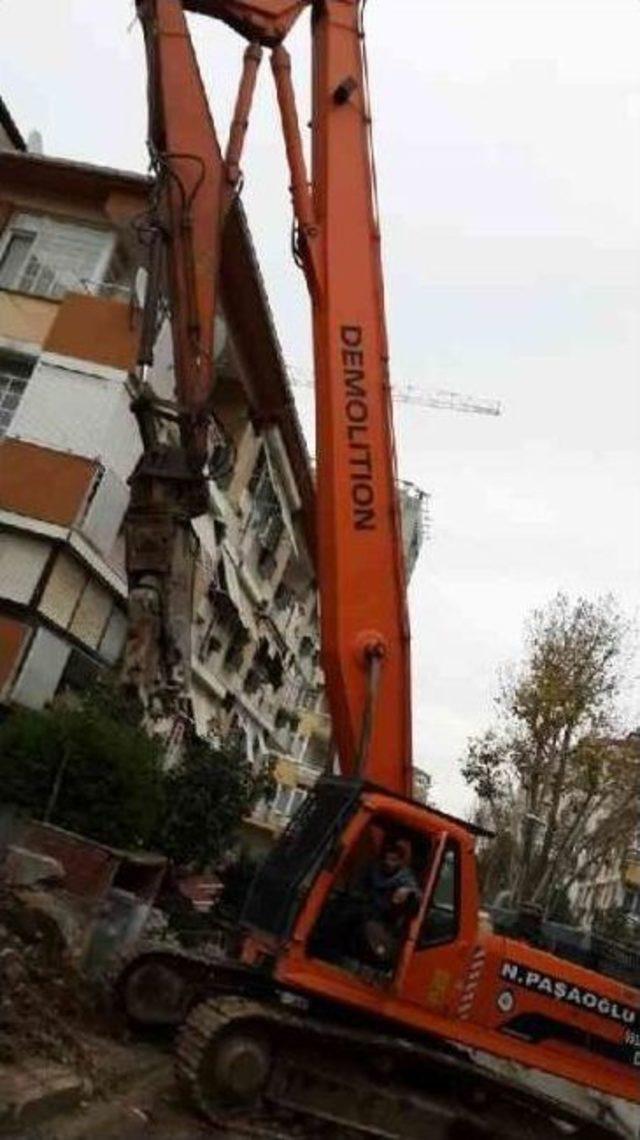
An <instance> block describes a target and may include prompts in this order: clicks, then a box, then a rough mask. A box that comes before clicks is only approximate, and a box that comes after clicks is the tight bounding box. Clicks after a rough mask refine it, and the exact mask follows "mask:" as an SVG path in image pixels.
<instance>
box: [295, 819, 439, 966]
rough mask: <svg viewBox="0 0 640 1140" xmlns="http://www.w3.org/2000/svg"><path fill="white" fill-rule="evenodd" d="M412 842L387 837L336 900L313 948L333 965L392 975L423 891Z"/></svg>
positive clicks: (327, 911) (326, 912)
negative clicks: (414, 861) (403, 937)
mask: <svg viewBox="0 0 640 1140" xmlns="http://www.w3.org/2000/svg"><path fill="white" fill-rule="evenodd" d="M412 857H413V852H412V847H411V843H410V842H409V840H407V839H404V838H398V837H397V836H391V835H386V836H383V838H382V843H381V844H380V847H379V848H378V851H377V853H376V854H375V856H374V857H373V858H372V859H370V860H369V862H368V863H366V865H365V866H364V867H363V868H361V870H360V872H359V873H358V874H357V877H356V878H355V881H352V883H351V884H350V886H348V887H347V888H346V889H344V888H343V889H342V890H340V891H338V892H336V894H335V895H334V896H333V898H332V899H331V900H330V901H329V905H328V907H327V908H326V910H325V913H324V915H323V916H322V918H321V920H320V922H319V924H318V928H317V929H316V932H315V938H314V950H315V953H317V954H318V956H319V957H321V958H324V959H325V960H328V961H334V962H342V963H343V965H346V963H347V962H351V963H352V966H353V968H356V967H357V966H366V965H368V966H372V967H374V968H376V969H378V970H382V971H384V972H386V971H388V970H389V969H390V968H391V967H392V966H393V963H394V961H395V959H396V955H397V951H398V949H399V946H400V943H401V941H402V936H403V933H404V930H405V927H406V922H407V919H408V918H409V917H410V916H411V915H412V914H415V911H416V908H417V906H418V904H419V899H420V889H419V887H418V881H417V879H416V876H415V874H414V872H413V870H412V866H411V864H412Z"/></svg>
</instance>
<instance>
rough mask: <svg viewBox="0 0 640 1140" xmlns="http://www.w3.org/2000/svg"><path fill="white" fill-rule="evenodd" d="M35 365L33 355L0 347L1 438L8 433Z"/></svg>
mask: <svg viewBox="0 0 640 1140" xmlns="http://www.w3.org/2000/svg"><path fill="white" fill-rule="evenodd" d="M34 365H35V360H34V359H33V357H31V356H22V355H21V354H20V353H18V352H6V351H5V350H4V349H0V439H1V438H2V436H3V435H6V433H7V428H8V427H9V424H10V423H11V421H12V419H13V417H14V415H15V413H16V409H17V407H18V404H19V403H20V401H21V399H22V397H23V395H24V391H25V388H26V387H27V382H28V380H29V377H30V376H31V373H32V372H33V369H34Z"/></svg>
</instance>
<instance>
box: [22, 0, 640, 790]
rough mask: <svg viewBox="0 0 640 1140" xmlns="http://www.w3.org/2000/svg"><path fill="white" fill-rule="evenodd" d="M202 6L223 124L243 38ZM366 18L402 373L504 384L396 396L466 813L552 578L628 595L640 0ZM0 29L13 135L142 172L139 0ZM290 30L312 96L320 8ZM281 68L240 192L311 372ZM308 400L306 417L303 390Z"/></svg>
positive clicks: (484, 5)
mask: <svg viewBox="0 0 640 1140" xmlns="http://www.w3.org/2000/svg"><path fill="white" fill-rule="evenodd" d="M305 23H306V21H305ZM192 26H193V28H194V32H195V35H196V39H197V42H198V46H199V49H200V53H201V55H200V58H201V65H202V67H203V70H204V73H205V78H206V82H207V86H208V89H209V92H210V96H211V98H212V100H213V103H214V113H215V114H216V118H217V120H218V122H219V125H220V133H221V135H223V136H224V134H225V132H226V124H227V121H228V113H229V105H230V101H231V98H232V95H233V91H234V89H235V82H236V76H237V71H238V67H239V64H240V57H241V51H242V44H241V42H240V41H239V40H238V39H237V37H235V36H233V35H231V34H230V33H228V32H227V31H226V30H225V29H222V28H220V27H219V26H217V25H214V24H213V23H210V22H207V21H204V20H203V19H201V18H197V19H196V18H194V19H193V23H192ZM367 30H368V43H369V53H370V66H371V78H372V96H373V109H374V130H375V140H376V155H377V162H378V168H379V179H380V196H381V208H382V221H383V238H384V256H385V271H386V289H387V309H388V320H389V328H390V338H391V350H392V375H393V377H394V380H395V382H396V383H399V384H402V383H407V382H411V383H413V384H417V385H420V386H423V387H424V388H425V389H433V388H438V387H439V388H450V389H455V390H458V391H461V392H468V393H477V394H479V395H484V396H491V397H496V398H499V399H501V400H503V401H504V405H505V412H504V415H503V416H502V418H501V419H488V418H484V417H480V416H471V415H469V416H462V415H454V414H453V413H450V412H442V411H433V410H428V409H425V410H418V409H416V408H414V407H408V406H406V405H399V406H398V407H397V412H396V426H397V433H398V437H399V438H398V450H399V460H400V468H401V474H402V475H403V477H404V478H407V479H410V480H412V481H413V482H415V483H417V484H418V485H419V486H421V487H423V488H424V489H425V490H427V491H429V492H430V493H431V495H432V496H433V499H432V514H433V531H432V538H431V541H430V543H429V544H428V546H427V547H426V548H425V549H424V550H423V552H422V555H421V557H420V561H419V563H418V567H417V569H416V572H415V575H414V580H413V583H412V586H411V592H410V598H411V614H412V622H413V661H414V707H415V733H414V738H415V752H416V758H417V760H418V761H419V763H420V764H421V765H422V766H424V767H426V768H427V769H428V770H429V771H431V772H432V774H433V776H434V779H435V794H436V799H437V801H438V802H439V804H440V805H441V806H443V807H446V808H449V809H453V810H457V811H464V810H466V809H467V807H468V804H469V796H468V792H467V790H466V789H465V787H464V784H463V782H462V780H461V778H460V776H459V770H458V759H459V757H460V755H461V754H462V752H463V750H464V745H465V741H466V739H467V737H468V736H469V735H470V734H473V733H476V732H478V731H481V730H482V729H483V728H484V727H485V726H486V725H487V724H488V722H489V720H490V718H491V716H492V711H493V707H492V700H493V696H494V695H495V691H496V675H497V670H498V668H499V667H500V666H501V665H502V664H503V663H504V662H505V661H507V660H509V659H513V658H517V656H518V654H519V651H520V647H521V635H522V626H523V622H524V620H525V618H526V616H527V614H528V613H529V612H530V611H531V609H532V607H534V606H536V605H539V604H541V603H544V602H545V600H547V599H549V598H550V597H551V596H552V595H553V594H554V592H555V591H556V590H557V589H558V588H559V587H562V588H564V589H566V590H567V591H568V592H569V593H570V594H571V595H573V596H576V595H578V594H584V595H587V596H589V597H595V596H597V595H599V594H602V593H606V592H609V591H611V592H613V594H614V595H615V596H616V597H617V598H618V600H619V603H620V605H621V607H622V608H623V609H624V611H625V612H626V613H628V614H629V615H630V616H633V615H634V614H635V611H636V606H637V590H638V581H639V579H640V511H639V505H640V463H639V462H638V450H639V445H640V400H639V396H638V390H639V385H638V365H639V351H638V349H639V340H640V258H639V253H640V224H639V223H640V55H639V53H638V43H639V42H640V3H638V2H637V0H370V2H369V4H368V6H367ZM0 31H1V34H0V89H1V90H2V94H3V95H4V97H5V99H6V101H7V103H8V105H9V107H10V109H11V111H12V113H13V115H14V117H15V119H16V121H17V123H18V125H19V127H20V128H21V130H22V131H23V133H26V132H28V131H29V130H31V129H32V128H34V127H35V128H38V129H39V130H40V131H41V132H42V133H43V135H44V143H45V151H46V152H47V153H49V154H55V155H63V156H66V157H70V158H76V159H83V160H87V161H91V162H96V163H104V164H108V165H112V166H118V167H124V168H130V169H134V170H143V169H144V168H145V147H144V139H145V95H144V62H143V56H142V50H141V35H140V30H139V28H138V27H137V25H136V24H135V23H134V11H133V4H132V3H131V0H109V3H107V4H105V3H96V0H48V3H43V2H42V0H0ZM292 51H293V53H294V67H295V68H296V77H297V80H298V82H299V88H300V92H301V99H302V103H303V107H304V104H305V100H306V98H307V83H306V71H307V67H308V54H307V32H306V27H303V26H301V27H300V28H298V29H297V30H296V32H295V33H294V35H293V37H292ZM270 80H271V76H270V74H269V69H268V68H267V67H264V74H263V75H262V77H261V82H260V85H259V90H258V95H257V105H256V109H255V113H254V115H253V118H252V125H251V128H250V134H249V139H248V153H247V158H246V161H245V178H246V182H245V190H244V199H245V203H246V207H247V211H248V215H249V219H250V223H251V226H252V229H253V232H254V237H255V240H256V244H257V247H258V252H259V255H260V259H261V262H262V266H263V270H264V273H265V276H266V280H267V286H268V289H269V292H270V298H271V303H272V306H273V308H274V311H275V315H276V321H277V324H278V329H279V333H280V337H281V340H282V343H283V345H284V349H285V352H286V355H287V357H288V359H289V361H290V362H291V363H292V364H293V365H295V366H297V367H299V368H301V369H303V370H307V371H309V370H310V367H311V347H310V346H311V339H310V332H309V320H308V305H307V301H306V296H305V291H304V286H303V281H302V279H301V276H300V274H299V273H298V271H297V270H295V268H294V267H293V266H292V265H291V262H290V256H289V222H290V210H289V203H288V194H287V189H286V186H287V176H286V170H285V165H284V155H283V148H282V145H281V142H280V138H279V130H278V127H277V121H276V119H275V114H274V101H273V92H272V90H271V83H270ZM302 119H303V121H305V120H306V115H305V114H303V115H302ZM300 408H301V414H302V416H303V419H304V420H305V425H306V426H307V427H308V426H309V422H310V419H311V416H310V412H311V404H310V396H309V395H308V394H304V393H303V395H302V397H301V401H300Z"/></svg>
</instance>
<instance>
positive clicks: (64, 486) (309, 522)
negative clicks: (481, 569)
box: [0, 105, 424, 843]
mask: <svg viewBox="0 0 640 1140" xmlns="http://www.w3.org/2000/svg"><path fill="white" fill-rule="evenodd" d="M3 147H4V149H2V148H3ZM0 186H1V188H2V189H1V190H0V703H1V704H2V705H3V706H4V707H5V708H7V707H9V706H10V705H11V704H13V703H19V704H23V705H27V706H31V707H36V708H37V707H42V706H43V705H44V704H46V703H47V702H48V701H50V700H51V699H53V698H54V697H55V696H56V694H58V693H61V692H63V691H65V690H69V689H74V688H76V689H77V688H79V687H83V686H85V685H86V684H87V683H88V682H89V681H90V679H91V678H92V676H93V675H95V673H96V671H97V670H100V669H102V668H104V667H105V666H116V665H117V663H118V661H119V659H120V656H121V653H122V648H123V644H124V638H125V632H126V604H127V585H126V575H125V568H124V538H123V520H124V514H125V510H126V507H127V503H128V494H129V492H128V483H127V480H128V478H129V476H130V475H131V473H132V471H133V469H134V467H135V465H136V462H137V460H138V458H139V456H140V454H141V442H140V438H139V433H138V428H137V424H136V421H135V419H134V417H133V415H132V413H131V411H130V408H129V392H128V386H127V378H128V375H129V372H130V370H131V369H132V368H133V365H134V362H135V357H136V349H137V339H138V326H139V310H138V307H137V302H136V291H135V289H134V287H133V282H134V280H135V275H136V271H137V269H138V267H139V266H140V265H144V261H145V249H146V247H145V244H144V219H145V211H146V207H147V197H148V192H149V182H148V180H147V179H146V178H144V177H141V176H138V175H134V174H130V173H126V172H121V171H115V170H109V169H105V168H101V167H97V166H91V165H88V164H84V163H75V162H70V161H66V160H60V159H54V158H49V157H45V156H42V155H34V154H29V153H27V151H26V149H25V147H24V143H23V142H22V140H21V138H20V136H19V133H18V132H17V128H16V127H15V124H13V122H12V120H10V119H9V118H8V115H7V113H6V108H4V105H1V106H0ZM215 354H216V370H217V375H218V381H219V382H218V385H217V388H216V395H215V406H214V411H215V414H216V417H217V419H218V421H219V422H220V423H221V424H222V426H223V427H224V429H225V431H226V433H227V436H228V438H229V439H230V440H231V442H232V463H230V464H228V465H227V466H226V467H223V468H222V474H221V475H220V477H219V478H218V479H217V480H216V481H211V483H210V507H209V511H208V513H207V514H206V515H203V516H201V517H200V518H199V519H198V520H196V522H195V528H196V530H197V533H198V537H199V540H200V552H199V562H198V567H197V573H196V585H195V592H194V608H193V637H192V649H193V651H192V672H191V697H192V706H193V714H194V719H195V725H196V729H197V731H198V732H199V733H200V734H201V735H202V736H205V737H207V738H209V739H210V740H212V741H213V742H215V743H218V744H221V745H224V744H225V742H226V743H228V742H230V741H234V742H237V741H240V742H241V743H242V744H243V746H245V747H246V748H247V750H248V753H249V755H250V756H251V757H252V758H253V759H254V761H255V763H256V764H259V763H263V762H264V760H265V759H266V758H271V759H273V761H274V764H275V776H276V780H277V785H278V786H277V793H276V798H275V801H274V802H273V804H272V805H263V806H262V807H261V808H259V809H258V811H257V812H256V818H255V820H254V821H253V823H252V825H251V827H252V828H253V831H254V832H255V836H254V838H255V841H256V842H257V843H260V842H261V841H262V839H263V838H264V837H268V836H269V835H270V834H271V833H272V832H273V830H274V829H277V828H279V827H280V826H281V825H282V824H283V823H284V822H286V820H287V819H288V817H289V815H290V814H291V811H292V810H293V809H294V808H295V806H296V805H297V803H298V802H299V801H300V799H301V798H302V797H303V796H304V794H305V792H306V789H307V788H308V787H309V786H310V785H311V784H312V783H313V781H314V780H315V779H316V778H317V775H318V773H319V771H321V770H322V769H323V768H324V767H325V766H326V765H327V764H329V763H330V762H331V751H330V735H331V734H330V722H329V718H328V716H327V713H326V705H325V697H324V689H323V678H322V673H321V670H320V665H319V646H318V601H317V590H316V581H315V572H314V550H313V513H314V489H313V480H312V472H311V466H310V462H309V456H308V454H307V450H306V446H305V442H304V437H303V434H302V430H301V427H300V424H299V421H298V418H297V415H296V412H295V405H294V402H293V398H292V395H291V391H290V388H289V384H288V381H287V374H286V369H285V366H284V362H283V358H282V354H281V351H280V347H279V344H278V340H277V335H276V332H275V328H274V324H273V320H272V317H271V313H270V309H269V305H268V300H267V296H266V292H265V289H264V285H263V281H262V277H261V274H260V269H259V266H258V262H257V258H256V255H255V251H254V248H253V245H252V242H251V237H250V234H249V230H248V227H247V224H246V219H245V216H244V213H243V211H242V208H241V206H240V204H236V206H235V207H234V209H233V210H232V211H231V214H230V217H229V222H228V225H227V229H226V232H225V237H224V242H223V251H222V266H221V305H220V312H219V314H218V316H217V318H216V345H215ZM152 383H153V386H154V388H155V389H156V391H157V392H158V394H159V395H161V396H163V397H165V398H171V397H172V395H173V376H172V366H171V353H170V337H169V330H168V328H164V329H163V331H162V334H161V336H160V339H159V343H158V352H157V361H156V366H155V369H154V373H153V376H152ZM421 495H422V493H421V492H419V491H418V490H417V489H416V488H407V489H405V491H404V492H403V495H402V500H403V503H404V504H405V505H404V508H403V515H404V517H405V523H404V529H405V533H406V546H407V552H408V555H409V560H410V563H411V564H413V563H414V562H415V557H417V551H418V549H419V546H420V542H421V537H420V536H421V535H423V534H424V530H423V529H421V528H422V527H423V521H424V512H422V513H421V511H420V510H419V509H417V504H419V503H420V502H421V501H422V500H421ZM422 499H424V496H422Z"/></svg>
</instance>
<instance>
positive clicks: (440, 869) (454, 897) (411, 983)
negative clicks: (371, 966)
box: [396, 833, 471, 1016]
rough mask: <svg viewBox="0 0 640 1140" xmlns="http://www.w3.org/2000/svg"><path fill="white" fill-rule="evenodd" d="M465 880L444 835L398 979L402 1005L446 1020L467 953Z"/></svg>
mask: <svg viewBox="0 0 640 1140" xmlns="http://www.w3.org/2000/svg"><path fill="white" fill-rule="evenodd" d="M463 877H464V876H463V859H462V851H461V849H460V844H459V842H458V841H457V840H456V839H453V838H451V837H450V836H448V835H447V834H446V833H445V834H443V835H442V836H441V837H440V840H439V843H438V848H437V853H436V858H435V860H434V864H433V866H432V870H431V876H430V881H429V883H428V884H427V889H426V891H425V897H424V899H423V904H422V907H421V911H420V914H419V915H418V916H417V917H416V920H415V922H414V923H413V924H412V929H411V932H410V936H409V940H408V942H407V945H406V947H405V951H404V954H403V956H402V961H401V962H400V964H399V969H398V973H397V976H396V988H397V991H398V993H399V996H400V997H401V998H402V999H403V1000H405V1001H409V1002H411V1003H412V1004H416V1005H419V1006H422V1007H424V1008H426V1009H429V1010H431V1011H433V1012H437V1013H440V1014H444V1015H447V1016H452V1015H454V1014H456V1013H457V1011H458V1006H459V1002H460V998H461V992H462V982H461V979H462V978H463V977H464V976H465V974H466V971H467V967H468V962H469V956H470V952H471V941H470V939H469V937H468V933H469V931H468V916H465V915H464V914H463V904H464V882H463Z"/></svg>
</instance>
